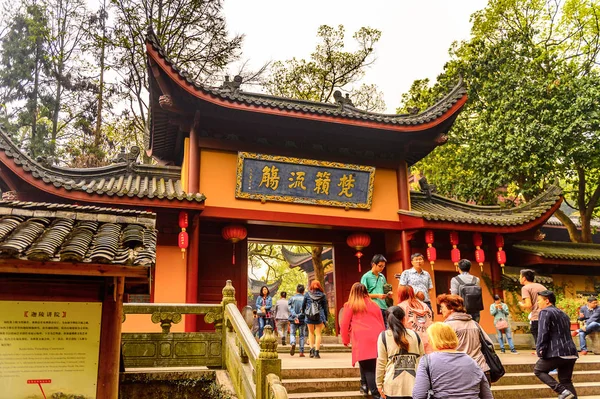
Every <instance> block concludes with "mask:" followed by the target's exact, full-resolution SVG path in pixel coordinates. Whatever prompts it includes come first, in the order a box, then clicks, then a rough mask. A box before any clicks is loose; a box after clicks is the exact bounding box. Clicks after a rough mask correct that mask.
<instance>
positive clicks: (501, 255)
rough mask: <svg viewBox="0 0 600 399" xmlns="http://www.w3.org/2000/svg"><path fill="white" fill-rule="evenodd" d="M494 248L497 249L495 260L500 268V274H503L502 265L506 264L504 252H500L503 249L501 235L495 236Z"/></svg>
mask: <svg viewBox="0 0 600 399" xmlns="http://www.w3.org/2000/svg"><path fill="white" fill-rule="evenodd" d="M496 247H498V253H496V260H497V261H498V263H499V264H500V267H501V268H502V274H504V265H505V264H506V252H504V251H503V250H502V248H503V247H504V237H502V234H496Z"/></svg>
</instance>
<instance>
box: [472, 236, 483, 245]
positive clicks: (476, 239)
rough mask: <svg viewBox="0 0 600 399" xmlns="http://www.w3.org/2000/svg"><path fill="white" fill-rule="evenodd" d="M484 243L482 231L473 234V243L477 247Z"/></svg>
mask: <svg viewBox="0 0 600 399" xmlns="http://www.w3.org/2000/svg"><path fill="white" fill-rule="evenodd" d="M482 244H483V237H482V236H481V233H475V234H473V245H475V246H476V247H480V246H481V245H482Z"/></svg>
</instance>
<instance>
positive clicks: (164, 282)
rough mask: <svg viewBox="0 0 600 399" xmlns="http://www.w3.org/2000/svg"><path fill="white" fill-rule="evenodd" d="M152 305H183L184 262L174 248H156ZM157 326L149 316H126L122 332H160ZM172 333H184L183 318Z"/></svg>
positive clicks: (176, 248)
mask: <svg viewBox="0 0 600 399" xmlns="http://www.w3.org/2000/svg"><path fill="white" fill-rule="evenodd" d="M154 278H155V286H154V291H155V292H154V303H185V292H186V283H185V279H186V260H185V259H182V257H181V250H180V249H179V247H174V246H161V245H159V246H157V248H156V268H155V276H154ZM160 331H161V328H160V325H159V324H154V323H152V321H151V320H150V315H134V314H132V315H127V319H126V320H125V323H123V332H160ZM171 331H172V332H183V331H185V317H184V318H183V320H182V321H181V322H180V323H179V324H173V326H172V327H171Z"/></svg>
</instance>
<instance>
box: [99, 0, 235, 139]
mask: <svg viewBox="0 0 600 399" xmlns="http://www.w3.org/2000/svg"><path fill="white" fill-rule="evenodd" d="M112 4H113V6H114V9H115V12H116V15H115V21H114V29H113V30H112V43H111V46H113V48H114V51H113V54H112V55H111V60H110V63H109V64H110V65H112V66H113V67H114V68H115V71H116V72H117V74H118V76H119V85H120V87H121V93H122V97H123V100H124V101H125V104H126V105H127V108H128V111H129V116H130V117H131V118H134V119H133V122H134V123H133V126H134V128H135V132H136V134H138V135H139V136H140V137H145V136H146V135H147V134H148V133H149V128H148V123H149V115H148V67H147V63H146V46H145V39H146V32H147V28H148V27H152V28H153V30H154V32H155V34H156V36H157V37H158V40H159V41H160V43H161V45H162V46H163V48H164V50H165V52H166V54H167V56H169V57H170V58H171V59H172V60H173V61H174V62H175V63H176V64H177V65H178V66H179V67H180V68H182V69H183V70H185V71H187V72H188V73H189V75H188V76H189V77H190V78H191V79H194V80H197V81H200V82H211V81H212V80H214V79H215V77H216V76H217V75H218V74H219V73H220V72H221V71H222V70H223V69H224V68H225V66H226V65H227V64H229V63H230V62H232V61H234V60H236V59H237V58H238V56H239V52H240V48H241V43H242V39H243V37H242V36H240V35H235V36H232V37H229V36H228V33H227V29H226V24H225V19H224V18H223V16H222V15H221V7H222V1H221V0H152V1H147V0H112ZM107 64H108V63H107Z"/></svg>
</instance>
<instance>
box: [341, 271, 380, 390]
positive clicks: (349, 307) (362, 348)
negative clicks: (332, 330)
mask: <svg viewBox="0 0 600 399" xmlns="http://www.w3.org/2000/svg"><path fill="white" fill-rule="evenodd" d="M383 330H385V326H384V325H383V316H382V315H381V308H380V307H379V305H377V304H376V303H375V302H374V301H373V300H372V299H371V298H370V297H369V292H368V291H367V287H365V286H364V285H362V284H361V283H354V285H353V286H352V288H351V289H350V296H349V297H348V302H346V303H345V304H344V311H343V313H342V318H341V322H340V332H341V335H342V343H343V344H344V345H346V346H347V345H348V344H350V343H352V366H354V365H355V364H356V362H358V366H359V367H360V375H361V381H365V382H366V385H367V386H366V387H364V386H362V385H363V383H361V391H362V392H364V393H365V394H368V392H367V390H369V391H371V395H372V396H373V398H374V399H378V398H379V393H378V392H377V386H376V385H375V362H376V359H377V337H378V336H379V334H380V333H381V332H382V331H383Z"/></svg>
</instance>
